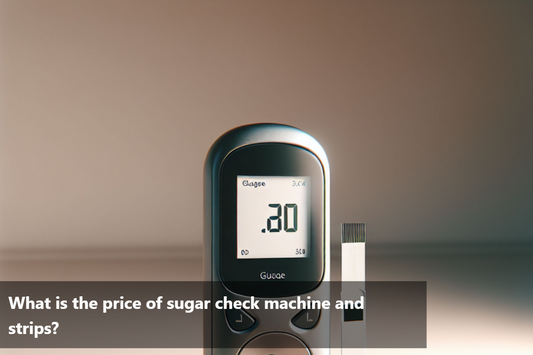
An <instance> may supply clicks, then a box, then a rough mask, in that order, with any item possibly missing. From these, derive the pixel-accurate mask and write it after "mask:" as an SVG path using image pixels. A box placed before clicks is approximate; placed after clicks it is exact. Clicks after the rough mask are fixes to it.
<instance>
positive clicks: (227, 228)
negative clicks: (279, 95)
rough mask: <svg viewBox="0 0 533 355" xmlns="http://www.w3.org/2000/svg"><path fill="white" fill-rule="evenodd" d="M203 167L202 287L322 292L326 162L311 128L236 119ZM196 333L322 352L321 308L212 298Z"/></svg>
mask: <svg viewBox="0 0 533 355" xmlns="http://www.w3.org/2000/svg"><path fill="white" fill-rule="evenodd" d="M204 173H205V185H204V188H205V191H204V194H205V196H204V228H205V229H204V238H205V239H204V265H205V267H204V273H205V279H206V280H207V281H213V283H212V284H211V287H209V289H208V290H207V291H206V292H207V293H209V295H206V297H211V298H212V299H213V300H215V299H217V300H218V299H223V297H225V296H226V297H228V298H230V299H234V300H242V301H245V300H249V299H250V298H251V296H255V298H256V299H257V298H276V299H278V300H282V299H292V298H295V297H297V296H300V297H303V296H304V295H305V296H311V297H316V298H325V297H327V296H328V295H329V294H328V293H327V291H326V290H325V287H321V286H322V282H323V281H329V165H328V160H327V157H326V154H325V152H324V150H323V149H322V147H321V146H320V144H319V143H318V142H317V141H316V140H315V139H314V138H313V137H311V136H309V135H308V134H306V133H305V132H302V131H300V130H299V129H296V128H294V127H290V126H285V125H279V124H254V125H248V126H242V127H238V128H235V129H233V130H231V131H229V132H227V133H225V134H224V135H222V136H221V137H220V138H219V139H218V140H217V141H216V142H215V143H214V144H213V146H212V147H211V149H210V150H209V153H208V155H207V159H206V162H205V170H204ZM324 295H325V296H324ZM204 340H205V347H206V349H205V350H204V353H206V354H207V353H209V354H211V353H213V354H215V353H217V354H218V353H220V354H248V353H255V351H256V350H258V349H257V348H262V350H263V351H267V352H266V354H269V353H274V354H278V353H280V351H281V349H278V348H279V347H284V346H285V345H286V346H287V347H288V348H290V349H289V350H290V351H289V352H290V353H291V354H300V353H301V354H309V352H311V353H313V354H319V353H320V354H322V353H329V350H328V348H329V315H328V314H327V312H325V311H323V310H322V311H320V310H307V309H303V310H301V309H298V310H287V311H286V312H285V313H284V314H279V313H276V314H274V313H273V312H271V311H268V310H264V309H261V310H252V309H249V310H238V309H232V310H218V309H216V308H215V307H212V308H211V310H210V311H209V312H206V315H205V317H204ZM280 344H282V345H280ZM258 353H261V351H260V352H258Z"/></svg>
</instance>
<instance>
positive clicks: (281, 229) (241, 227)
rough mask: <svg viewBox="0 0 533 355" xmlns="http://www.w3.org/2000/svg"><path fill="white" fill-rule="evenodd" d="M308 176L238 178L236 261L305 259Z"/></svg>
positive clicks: (307, 233)
mask: <svg viewBox="0 0 533 355" xmlns="http://www.w3.org/2000/svg"><path fill="white" fill-rule="evenodd" d="M310 185H311V178H310V177H309V176H245V175H238V176H237V258H238V259H268V258H305V257H307V256H308V255H309V245H310V243H309V239H310V233H311V228H310V222H311V217H310V216H311V207H310V205H311V196H310V191H311V186H310Z"/></svg>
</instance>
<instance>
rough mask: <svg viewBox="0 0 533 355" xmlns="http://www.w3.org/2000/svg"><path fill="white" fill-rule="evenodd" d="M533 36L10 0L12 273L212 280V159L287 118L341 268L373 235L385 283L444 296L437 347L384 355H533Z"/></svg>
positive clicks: (487, 4)
mask: <svg viewBox="0 0 533 355" xmlns="http://www.w3.org/2000/svg"><path fill="white" fill-rule="evenodd" d="M532 39H533V3H531V2H528V1H466V2H465V1H414V0H413V1H328V2H326V1H253V0H251V1H192V0H191V1H162V0H157V1H125V0H124V1H57V0H48V1H45V0H43V1H26V0H23V1H15V0H12V1H7V0H0V279H1V280H195V279H196V280H199V279H201V275H202V273H201V267H202V261H201V258H202V254H201V249H202V241H201V237H202V169H203V161H204V158H205V155H206V153H207V150H208V149H209V147H210V145H211V143H212V142H213V141H214V140H215V139H216V138H217V137H218V136H219V135H220V134H222V133H223V132H225V131H227V130H229V129H231V128H233V127H235V126H239V125H242V124H247V123H254V122H279V123H286V124H290V125H294V126H297V127H299V128H301V129H303V130H305V131H307V132H308V133H310V134H311V135H313V136H314V137H315V138H317V139H318V141H319V142H321V144H322V145H323V146H324V148H325V150H326V152H327V153H328V155H329V158H330V164H331V171H332V190H331V191H332V200H331V202H332V228H331V231H332V236H333V239H334V241H333V254H334V260H336V261H337V262H338V252H339V248H340V247H339V241H338V238H337V236H338V235H339V232H340V228H339V226H340V223H341V222H344V221H365V222H367V224H368V232H369V237H368V277H369V278H370V279H373V280H427V281H428V348H427V349H425V350H369V351H368V353H369V354H377V353H384V354H388V353H393V354H410V353H421V354H422V353H423V354H448V353H450V352H453V353H458V354H503V353H505V354H531V353H533V341H532V340H531V334H533V301H532V299H533V297H532V295H533V279H532V275H533V261H532V260H533V183H532V181H533V139H532V137H533V65H532V63H533V40H532ZM335 265H336V264H335ZM335 265H334V278H335V277H338V274H339V270H338V267H337V266H335ZM153 352H156V353H166V352H168V353H171V352H172V353H174V352H175V350H172V351H171V350H102V349H96V350H94V349H93V350H91V349H85V350H84V349H76V350H72V349H70V350H0V353H2V354H4V353H5V354H9V355H11V354H22V353H24V354H26V353H29V354H34V353H35V354H55V353H61V354H63V353H64V354H67V353H69V354H70V353H80V354H93V353H98V354H100V353H104V354H107V353H110V354H111V353H112V354H122V353H128V354H129V353H133V354H137V353H139V354H141V353H142V354H145V353H146V354H148V353H153ZM182 352H183V353H189V352H191V353H192V352H194V351H192V350H191V351H182ZM196 352H198V351H196Z"/></svg>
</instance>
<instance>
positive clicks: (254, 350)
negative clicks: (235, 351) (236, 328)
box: [239, 333, 310, 355]
mask: <svg viewBox="0 0 533 355" xmlns="http://www.w3.org/2000/svg"><path fill="white" fill-rule="evenodd" d="M265 354H271V355H309V354H310V352H309V349H308V348H307V346H305V344H304V343H303V342H302V341H301V340H300V339H298V338H296V337H295V336H293V335H289V334H286V333H266V334H261V335H258V336H257V337H255V338H253V339H252V340H251V341H250V342H249V343H248V344H246V345H245V346H244V347H243V348H242V349H241V351H240V352H239V355H265Z"/></svg>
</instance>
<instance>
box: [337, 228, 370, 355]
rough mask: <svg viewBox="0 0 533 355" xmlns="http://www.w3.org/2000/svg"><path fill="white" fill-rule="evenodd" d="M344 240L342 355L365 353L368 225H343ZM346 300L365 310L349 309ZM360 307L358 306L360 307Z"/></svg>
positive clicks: (342, 235) (360, 354) (342, 236)
mask: <svg viewBox="0 0 533 355" xmlns="http://www.w3.org/2000/svg"><path fill="white" fill-rule="evenodd" d="M341 238H342V239H341V240H342V269H341V272H342V293H341V298H342V299H343V301H344V302H345V309H344V311H343V317H342V334H341V344H342V354H343V355H362V354H366V349H365V348H366V292H365V286H364V282H365V244H366V224H365V223H343V224H342V226H341ZM346 301H353V302H354V305H355V303H356V302H357V301H362V302H360V304H361V303H362V306H363V308H362V309H358V308H357V307H355V306H354V308H349V307H347V305H346ZM360 304H359V305H360Z"/></svg>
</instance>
